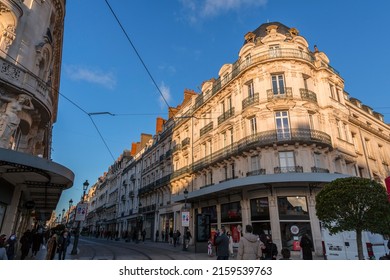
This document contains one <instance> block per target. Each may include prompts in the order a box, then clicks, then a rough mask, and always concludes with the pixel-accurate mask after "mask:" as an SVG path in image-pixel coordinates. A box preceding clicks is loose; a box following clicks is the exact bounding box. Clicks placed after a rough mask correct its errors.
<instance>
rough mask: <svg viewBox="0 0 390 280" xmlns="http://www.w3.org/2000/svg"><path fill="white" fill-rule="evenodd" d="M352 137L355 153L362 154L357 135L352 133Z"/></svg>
mask: <svg viewBox="0 0 390 280" xmlns="http://www.w3.org/2000/svg"><path fill="white" fill-rule="evenodd" d="M351 136H352V142H353V145H354V146H355V152H357V153H360V149H359V142H358V139H357V137H356V133H351Z"/></svg>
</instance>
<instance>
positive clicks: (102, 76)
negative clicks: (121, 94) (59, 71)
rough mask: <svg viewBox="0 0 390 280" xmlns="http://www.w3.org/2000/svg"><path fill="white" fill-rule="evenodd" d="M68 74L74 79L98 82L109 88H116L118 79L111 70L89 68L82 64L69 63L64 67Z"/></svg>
mask: <svg viewBox="0 0 390 280" xmlns="http://www.w3.org/2000/svg"><path fill="white" fill-rule="evenodd" d="M64 69H65V71H66V74H67V75H68V77H69V78H70V79H72V80H77V81H86V82H89V83H92V84H98V85H101V86H104V87H106V88H108V89H114V88H115V86H116V79H115V76H114V74H113V73H111V72H106V73H105V72H102V71H99V70H92V69H87V68H85V67H81V66H75V65H67V66H65V67H64Z"/></svg>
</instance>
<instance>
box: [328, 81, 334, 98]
mask: <svg viewBox="0 0 390 280" xmlns="http://www.w3.org/2000/svg"><path fill="white" fill-rule="evenodd" d="M329 89H330V97H332V98H333V99H335V92H334V86H333V85H332V84H329Z"/></svg>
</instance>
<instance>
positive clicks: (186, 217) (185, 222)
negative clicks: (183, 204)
mask: <svg viewBox="0 0 390 280" xmlns="http://www.w3.org/2000/svg"><path fill="white" fill-rule="evenodd" d="M181 225H182V226H183V227H189V226H190V212H188V211H183V212H181Z"/></svg>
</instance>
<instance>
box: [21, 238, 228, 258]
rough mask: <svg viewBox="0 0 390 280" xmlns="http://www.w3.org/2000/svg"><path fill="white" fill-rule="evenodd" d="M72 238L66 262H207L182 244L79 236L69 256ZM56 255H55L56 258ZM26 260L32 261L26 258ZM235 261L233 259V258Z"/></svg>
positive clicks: (202, 255)
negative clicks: (174, 244) (76, 244)
mask: <svg viewBox="0 0 390 280" xmlns="http://www.w3.org/2000/svg"><path fill="white" fill-rule="evenodd" d="M72 248H73V238H72V239H71V244H70V245H69V247H68V250H67V254H66V260H208V259H216V257H215V256H214V257H209V256H208V255H207V253H195V246H189V248H188V250H187V251H183V247H182V244H179V245H177V246H176V247H174V246H173V245H172V244H169V243H165V242H152V241H150V240H146V241H145V243H143V242H139V243H135V242H125V241H124V240H123V239H121V240H118V241H115V240H111V239H106V238H95V237H85V236H80V239H79V243H78V254H77V255H71V251H72ZM29 256H30V255H29ZM45 256H46V249H41V250H40V251H39V252H38V255H37V256H36V258H35V259H37V260H44V259H45ZM57 258H58V255H57V254H56V258H55V259H57ZM26 259H32V258H31V257H27V258H26ZM234 259H235V258H234Z"/></svg>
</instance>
